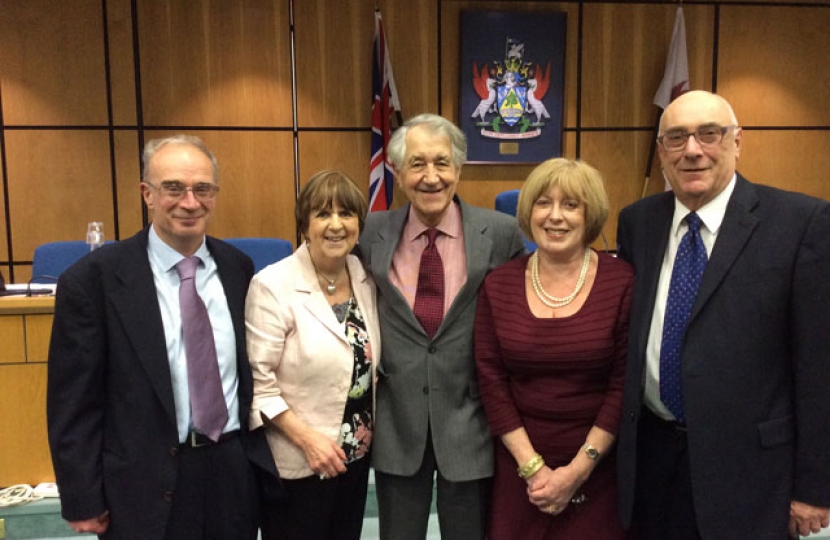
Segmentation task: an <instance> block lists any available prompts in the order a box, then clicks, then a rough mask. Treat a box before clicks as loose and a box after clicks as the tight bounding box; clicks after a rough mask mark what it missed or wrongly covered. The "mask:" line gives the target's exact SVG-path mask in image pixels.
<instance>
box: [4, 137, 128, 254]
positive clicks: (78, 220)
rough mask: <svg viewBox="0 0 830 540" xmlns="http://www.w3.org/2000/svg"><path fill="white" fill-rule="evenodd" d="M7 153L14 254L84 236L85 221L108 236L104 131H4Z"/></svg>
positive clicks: (109, 203) (109, 211)
mask: <svg viewBox="0 0 830 540" xmlns="http://www.w3.org/2000/svg"><path fill="white" fill-rule="evenodd" d="M6 156H7V159H8V184H9V206H10V209H11V210H10V218H11V220H10V221H11V231H10V232H11V237H12V241H13V249H14V257H15V259H16V260H29V261H31V260H32V255H33V253H34V250H35V247H37V246H38V245H40V244H43V243H46V242H54V241H58V240H82V239H84V238H85V235H86V225H87V223H89V222H90V221H102V222H103V223H104V235H105V237H106V238H113V208H112V195H113V194H112V185H111V181H110V178H111V174H110V157H109V141H108V139H107V133H106V132H103V131H90V130H56V131H50V130H44V131H7V132H6Z"/></svg>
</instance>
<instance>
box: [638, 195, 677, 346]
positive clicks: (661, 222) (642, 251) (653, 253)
mask: <svg viewBox="0 0 830 540" xmlns="http://www.w3.org/2000/svg"><path fill="white" fill-rule="evenodd" d="M657 203H658V206H657V208H656V209H655V212H653V213H651V212H648V213H646V216H645V220H646V223H643V224H641V225H640V226H641V227H642V229H644V238H645V242H644V243H643V244H642V245H640V246H635V247H634V249H635V250H637V251H636V253H634V254H633V257H634V259H633V261H632V262H634V264H635V265H636V267H637V272H638V274H642V278H640V279H638V280H637V282H638V284H639V286H640V287H643V288H644V290H643V291H642V293H641V294H640V296H641V297H642V298H644V299H645V303H644V304H643V305H642V306H641V308H640V309H639V310H638V313H639V314H640V316H641V317H642V318H643V322H642V323H641V324H638V325H637V326H636V327H635V326H632V328H637V329H638V330H637V331H638V334H637V343H639V344H640V347H639V350H640V351H641V353H643V354H645V347H646V344H647V343H648V334H649V331H650V329H651V316H652V313H654V302H655V301H656V299H657V285H658V282H659V278H660V270H661V269H662V266H663V258H664V257H665V253H666V246H667V245H668V242H669V234H670V233H671V230H670V229H671V223H672V218H673V216H674V195H673V194H671V193H666V194H664V195H662V196H661V198H660V199H659V200H658V201H657Z"/></svg>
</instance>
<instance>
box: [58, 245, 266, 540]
mask: <svg viewBox="0 0 830 540" xmlns="http://www.w3.org/2000/svg"><path fill="white" fill-rule="evenodd" d="M147 233H148V229H144V230H143V231H141V232H140V233H138V234H137V235H135V236H133V237H132V238H129V239H127V240H124V241H122V242H117V243H115V244H111V245H107V246H104V247H102V248H100V249H98V250H96V251H94V252H93V253H91V254H90V255H88V256H86V257H84V258H82V259H81V260H80V261H78V263H76V264H75V265H73V266H72V267H70V268H69V269H68V270H67V271H66V272H64V273H63V274H62V275H61V278H60V280H59V282H58V288H57V298H56V301H55V321H54V325H53V328H52V338H51V342H50V348H49V372H48V391H47V418H48V425H49V443H50V447H51V451H52V460H53V463H54V467H55V475H56V477H57V482H58V486H59V488H60V491H61V506H62V512H63V516H64V518H65V519H67V520H70V521H78V520H83V519H90V518H92V517H95V516H98V515H100V514H101V513H103V512H104V511H105V510H107V511H109V512H110V518H111V523H110V528H109V530H108V532H107V538H119V539H122V538H136V539H139V538H140V539H142V540H152V539H161V538H163V536H164V532H165V527H166V524H167V517H168V515H169V510H170V498H171V497H172V496H173V494H174V491H175V488H176V478H177V476H178V458H177V455H178V446H179V441H178V438H179V436H178V431H177V428H176V411H175V406H174V403H173V388H172V383H171V379H170V367H169V360H168V356H167V346H166V342H165V338H164V327H163V325H162V318H161V311H160V309H159V305H158V300H157V295H156V288H155V284H154V282H153V274H152V270H151V268H150V262H149V259H148V257H147V236H148V235H147ZM207 245H208V249H209V250H210V252H211V254H212V255H213V257H214V259H215V260H216V266H217V268H218V271H219V276H220V278H221V280H222V286H223V288H224V290H225V296H226V297H227V299H228V308H229V310H230V313H231V319H232V321H233V330H234V332H235V334H236V350H237V366H238V376H239V420H240V423H241V426H242V430H241V437H242V442H243V444H244V445H245V446H246V450H247V451H248V455H249V457H250V458H251V460H252V461H253V462H256V463H257V464H259V465H260V467H261V468H263V469H266V470H268V471H269V472H270V473H271V475H272V476H273V484H275V485H272V486H271V487H273V488H274V489H277V486H278V484H277V482H278V481H277V479H276V467H275V465H274V462H273V460H272V459H271V455H270V452H269V451H268V447H267V444H266V443H265V439H264V436H263V435H262V433H261V432H251V433H249V432H248V429H247V426H248V415H249V411H250V406H251V400H252V396H253V382H252V378H251V370H250V366H249V365H248V359H247V354H246V352H245V321H244V303H245V294H246V292H247V289H248V282H249V281H250V279H251V275H252V274H253V264H252V263H251V260H250V259H249V258H248V257H246V256H245V255H243V254H242V253H241V252H240V251H238V250H237V249H235V248H233V247H231V246H230V245H228V244H225V243H224V242H220V241H218V240H216V239H214V238H210V237H208V239H207Z"/></svg>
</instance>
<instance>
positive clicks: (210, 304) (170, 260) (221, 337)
mask: <svg viewBox="0 0 830 540" xmlns="http://www.w3.org/2000/svg"><path fill="white" fill-rule="evenodd" d="M147 255H148V256H149V257H150V268H152V270H153V281H154V282H155V284H156V295H157V296H158V302H159V308H160V309H161V320H162V323H163V324H164V339H165V342H166V343H167V358H168V359H169V361H170V379H171V381H172V383H173V401H174V402H175V405H176V424H177V427H178V431H179V442H184V441H185V439H186V438H187V434H188V433H189V432H190V431H191V430H192V429H193V418H192V414H191V409H190V389H189V388H188V383H187V357H186V356H185V351H184V338H183V335H182V317H181V311H180V309H179V282H180V280H179V273H178V272H177V271H176V265H177V264H178V263H179V261H181V260H182V259H184V256H182V254H181V253H179V252H178V251H176V250H175V249H173V248H171V247H170V246H168V245H167V244H165V243H164V241H163V240H162V239H161V238H159V236H158V235H157V234H156V230H155V228H154V227H150V235H149V240H148V243H147ZM194 255H195V256H197V257H199V259H201V262H200V263H199V267H198V268H197V269H196V292H197V293H198V294H199V296H200V297H201V298H202V301H203V302H204V303H205V307H207V311H208V316H209V317H210V324H211V326H212V327H213V339H214V341H215V342H216V357H217V359H218V360H219V374H220V376H221V377H222V392H223V393H224V394H225V403H226V404H227V406H228V423H227V424H226V425H225V428H224V429H223V430H222V432H223V433H226V432H228V431H234V430H237V429H239V399H238V392H237V387H238V384H239V380H238V375H237V364H236V333H235V332H234V329H233V321H232V320H231V312H230V309H228V299H227V298H226V297H225V289H224V288H223V287H222V280H221V279H220V278H219V272H218V270H217V268H216V261H215V260H214V259H213V256H212V255H211V254H210V252H209V251H208V249H207V245H206V244H205V241H204V239H203V240H202V245H201V246H199V249H198V250H196V253H194Z"/></svg>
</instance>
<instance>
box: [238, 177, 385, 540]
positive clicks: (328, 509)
mask: <svg viewBox="0 0 830 540" xmlns="http://www.w3.org/2000/svg"><path fill="white" fill-rule="evenodd" d="M366 209H367V204H366V200H365V198H364V197H363V194H362V193H361V191H360V189H358V187H357V186H356V185H355V183H354V182H353V181H352V180H351V179H349V178H348V177H347V176H345V175H343V174H341V173H337V172H332V171H323V172H320V173H318V174H316V175H314V176H313V177H312V178H311V179H310V180H309V181H308V183H307V184H306V185H305V186H304V187H303V189H302V191H301V192H300V197H299V200H298V201H297V207H296V218H297V225H298V228H299V229H300V230H301V231H302V234H303V237H304V238H305V242H304V243H303V245H301V246H300V247H299V249H297V251H296V252H295V253H294V254H293V255H292V256H290V257H288V258H286V259H283V260H281V261H279V262H277V263H275V264H272V265H270V266H268V267H266V268H264V269H263V270H262V271H260V272H259V273H258V274H257V275H256V276H254V279H253V281H251V286H250V289H249V291H248V299H247V304H246V310H245V311H246V313H245V319H246V327H247V339H248V358H249V359H250V362H251V367H252V369H253V375H254V401H253V405H252V407H251V415H252V416H251V427H252V429H253V428H255V427H258V426H260V425H262V424H265V426H266V434H267V438H268V442H269V444H270V446H271V452H272V454H273V456H274V460H275V461H276V464H277V467H278V469H279V472H280V477H281V478H282V480H283V485H284V486H285V490H286V492H287V494H288V498H287V500H286V501H285V502H283V503H282V504H280V505H279V506H277V507H269V508H263V525H262V535H263V539H264V540H268V539H270V538H280V539H286V540H291V539H307V538H317V539H344V540H346V539H351V540H358V539H359V538H360V533H361V528H362V526H363V510H364V506H365V501H366V489H367V483H368V475H369V457H368V453H369V449H370V446H371V441H372V430H373V417H374V406H373V401H374V399H373V395H374V385H373V382H374V379H375V376H374V373H375V366H376V365H377V363H378V360H379V358H378V355H379V353H380V333H379V329H378V320H377V312H376V307H375V286H374V283H373V282H372V280H371V278H370V277H369V276H368V275H367V274H366V272H365V271H364V269H363V267H362V265H361V263H360V261H359V260H358V259H357V257H355V256H354V255H351V254H350V253H351V251H352V249H353V248H354V246H355V243H356V242H357V238H358V235H359V234H360V230H361V228H362V226H363V221H364V218H365V216H366Z"/></svg>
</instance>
